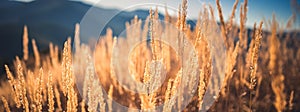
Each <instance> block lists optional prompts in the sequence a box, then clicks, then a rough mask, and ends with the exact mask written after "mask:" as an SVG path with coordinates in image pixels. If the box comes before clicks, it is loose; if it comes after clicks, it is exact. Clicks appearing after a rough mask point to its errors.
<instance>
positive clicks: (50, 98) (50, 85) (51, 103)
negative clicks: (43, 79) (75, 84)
mask: <svg viewBox="0 0 300 112" xmlns="http://www.w3.org/2000/svg"><path fill="white" fill-rule="evenodd" d="M47 87H48V91H47V93H48V112H53V111H54V93H53V79H52V73H51V72H48V82H47Z"/></svg>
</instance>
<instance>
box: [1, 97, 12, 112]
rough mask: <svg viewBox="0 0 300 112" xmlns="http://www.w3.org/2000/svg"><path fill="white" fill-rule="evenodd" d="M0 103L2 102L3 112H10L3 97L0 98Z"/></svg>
mask: <svg viewBox="0 0 300 112" xmlns="http://www.w3.org/2000/svg"><path fill="white" fill-rule="evenodd" d="M1 101H2V102H3V106H4V109H5V111H6V112H10V108H9V105H8V102H7V100H6V99H5V97H4V96H1Z"/></svg>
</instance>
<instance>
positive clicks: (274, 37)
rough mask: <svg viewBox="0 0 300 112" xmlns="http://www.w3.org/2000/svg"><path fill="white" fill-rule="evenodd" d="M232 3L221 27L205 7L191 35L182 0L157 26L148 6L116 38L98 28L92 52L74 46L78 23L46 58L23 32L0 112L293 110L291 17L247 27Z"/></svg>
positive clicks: (296, 67) (298, 56)
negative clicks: (174, 13) (20, 51)
mask: <svg viewBox="0 0 300 112" xmlns="http://www.w3.org/2000/svg"><path fill="white" fill-rule="evenodd" d="M238 2H239V0H236V2H235V3H234V4H233V7H232V13H231V15H229V18H230V19H229V20H228V21H225V20H224V16H226V15H223V13H222V7H221V4H220V1H219V0H216V4H217V6H216V7H213V6H212V5H204V6H203V10H202V11H201V12H200V13H199V18H198V20H197V23H196V27H195V28H194V29H191V26H190V25H189V24H187V23H186V21H187V19H186V17H187V7H188V6H187V0H182V4H181V5H180V6H179V8H178V14H177V16H170V15H168V9H167V8H166V10H165V19H164V20H159V17H158V15H159V14H158V11H157V9H154V10H152V9H151V10H150V11H149V16H148V18H147V19H146V20H141V19H139V18H138V17H135V18H134V19H133V20H132V21H129V22H127V23H124V24H126V34H125V37H114V36H113V30H111V29H107V31H106V35H104V36H101V37H100V38H99V40H98V42H97V44H96V46H92V47H91V46H89V45H87V44H84V43H81V42H80V34H79V32H80V25H79V24H77V25H76V26H75V31H74V33H75V36H74V38H73V40H71V37H70V38H68V40H66V41H65V43H64V48H63V49H59V48H58V47H57V46H56V45H53V44H50V45H49V53H46V54H41V53H40V52H39V49H38V47H37V45H36V44H37V43H36V42H35V40H29V39H28V36H30V35H28V33H27V32H28V29H27V27H26V26H25V27H24V34H23V55H22V56H16V57H15V60H14V63H13V65H5V66H4V68H5V70H6V74H5V75H6V79H4V80H5V81H2V82H1V87H0V96H1V101H0V111H1V112H2V111H6V112H11V111H12V112H14V111H25V112H29V111H34V112H35V111H39V112H40V111H49V112H53V111H68V112H75V111H82V112H85V111H90V112H94V111H100V112H103V111H109V112H115V111H120V112H123V111H163V112H170V111H188V112H190V111H217V112H218V111H222V112H223V111H225V112H227V111H238V112H243V111H247V112H252V111H253V112H261V111H265V112H274V111H278V112H283V111H287V112H295V111H300V108H299V105H300V102H299V101H300V100H299V99H300V96H299V93H300V87H299V85H300V82H299V79H300V74H299V73H300V49H299V47H300V38H299V33H300V32H299V29H298V30H295V29H293V25H294V23H295V21H296V14H293V15H291V18H290V19H289V20H286V24H279V23H278V21H277V19H276V16H275V15H273V18H272V20H262V21H257V23H255V24H254V25H253V28H252V30H248V28H247V27H246V21H247V17H248V15H247V11H248V6H247V4H248V0H245V1H244V2H243V3H242V4H241V5H240V7H238V5H237V4H238ZM237 8H239V13H236V10H237ZM215 13H217V14H218V15H219V16H218V18H219V20H220V21H219V22H217V21H216V20H217V17H215V16H214V15H215ZM54 33H55V32H54ZM20 38H22V37H20ZM141 40H145V41H141ZM163 41H165V42H163ZM29 42H31V43H32V46H28V44H29ZM137 42H138V43H137ZM168 42H169V43H168ZM172 42H173V43H172ZM72 45H73V46H72ZM28 47H32V48H33V51H34V52H33V56H31V55H30V54H32V53H30V52H29V51H28ZM20 49H21V48H20ZM192 51H194V52H192ZM219 53H225V54H221V55H219ZM123 54H126V55H123ZM129 78H131V80H129Z"/></svg>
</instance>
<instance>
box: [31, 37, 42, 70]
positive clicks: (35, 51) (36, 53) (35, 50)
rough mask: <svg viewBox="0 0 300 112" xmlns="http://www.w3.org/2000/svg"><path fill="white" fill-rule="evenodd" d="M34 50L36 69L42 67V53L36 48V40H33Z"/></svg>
mask: <svg viewBox="0 0 300 112" xmlns="http://www.w3.org/2000/svg"><path fill="white" fill-rule="evenodd" d="M32 48H33V54H34V58H35V67H37V68H39V66H40V61H41V60H40V53H39V50H38V48H37V46H36V42H35V40H34V39H32Z"/></svg>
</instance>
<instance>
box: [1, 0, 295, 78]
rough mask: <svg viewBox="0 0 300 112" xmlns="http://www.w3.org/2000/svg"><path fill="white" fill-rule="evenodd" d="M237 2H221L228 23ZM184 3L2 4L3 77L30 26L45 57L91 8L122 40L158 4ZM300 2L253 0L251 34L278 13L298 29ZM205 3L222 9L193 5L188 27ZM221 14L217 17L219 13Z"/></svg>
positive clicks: (87, 36) (96, 20) (196, 1)
mask: <svg viewBox="0 0 300 112" xmlns="http://www.w3.org/2000/svg"><path fill="white" fill-rule="evenodd" d="M234 2H235V0H221V4H222V8H223V11H224V12H223V14H224V16H225V20H227V19H228V17H229V15H230V13H231V9H232V6H233V4H234ZM240 2H243V0H240ZM180 3H181V0H143V1H141V0H70V1H69V0H1V1H0V15H1V16H0V66H1V67H0V71H1V74H3V73H4V72H3V71H4V70H3V64H4V63H5V64H6V63H8V64H9V63H11V61H12V59H13V58H15V56H16V55H18V56H21V55H22V35H23V27H24V26H25V25H26V26H27V27H28V33H29V39H30V40H31V39H35V40H36V41H37V46H38V48H39V50H40V52H41V53H42V54H43V53H46V52H47V50H48V45H49V43H50V42H52V43H53V44H55V45H58V46H59V47H62V45H63V42H64V41H65V40H66V38H67V37H73V35H74V27H75V24H76V23H80V22H81V20H82V18H83V17H84V16H85V14H86V13H87V12H88V11H89V10H90V9H91V8H93V10H94V11H93V13H92V15H93V16H92V17H90V18H92V19H89V22H90V23H93V24H95V25H99V26H101V27H103V28H104V29H106V28H108V27H109V28H112V29H113V31H114V33H113V34H114V35H115V36H117V35H119V34H120V33H121V32H122V31H123V29H124V28H125V22H128V21H129V20H131V19H132V18H133V17H134V16H135V15H138V17H139V18H141V19H145V18H146V17H147V16H148V14H149V13H148V9H149V8H153V9H155V7H152V6H154V5H156V4H157V5H161V6H164V5H166V6H168V7H171V8H172V7H173V8H174V9H176V8H177V7H178V6H179V4H180ZM298 3H300V0H251V1H250V2H249V5H248V6H249V7H248V8H249V12H248V15H249V16H248V18H247V20H248V21H247V24H246V25H247V27H248V29H249V30H251V27H252V26H253V24H254V23H255V22H259V21H260V20H269V19H271V18H272V14H276V17H277V18H278V21H279V23H282V24H284V23H286V22H287V20H288V19H289V18H290V17H291V16H292V14H293V13H295V14H296V15H297V19H296V23H295V24H296V25H294V28H292V29H293V30H298V29H299V26H300V23H299V13H297V10H300V7H299V5H297V4H298ZM143 4H144V5H143ZM147 4H152V5H147ZM203 4H211V5H213V6H215V5H216V4H215V0H190V1H189V2H188V6H189V7H188V19H189V21H188V23H189V24H190V25H191V26H192V28H193V25H194V24H193V23H195V22H196V21H195V20H196V19H197V17H198V12H199V11H200V10H201V7H202V6H203ZM239 5H240V4H239ZM238 7H239V6H238ZM238 9H239V8H238ZM158 10H159V12H160V18H161V19H163V18H164V16H163V13H164V8H159V9H158ZM215 11H216V10H215ZM237 11H239V10H237ZM170 14H171V15H175V14H177V13H176V11H175V10H173V11H172V10H171V11H170ZM215 14H216V17H217V16H218V15H217V14H218V13H215ZM237 14H238V12H237ZM107 16H113V19H112V20H107V18H105V17H107ZM237 16H238V15H237ZM237 24H238V23H237ZM98 33H101V34H104V33H105V32H102V31H94V32H90V33H83V34H81V38H82V39H83V41H86V42H89V41H90V40H95V39H98V37H99V36H98V35H97V34H98ZM29 46H30V47H29V51H30V52H31V53H32V49H31V42H29ZM31 55H32V54H31Z"/></svg>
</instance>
